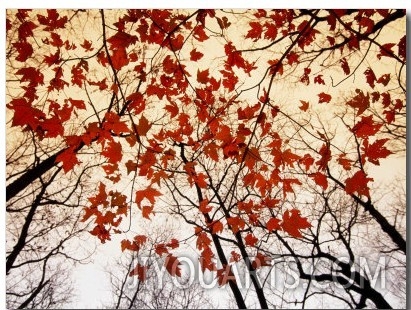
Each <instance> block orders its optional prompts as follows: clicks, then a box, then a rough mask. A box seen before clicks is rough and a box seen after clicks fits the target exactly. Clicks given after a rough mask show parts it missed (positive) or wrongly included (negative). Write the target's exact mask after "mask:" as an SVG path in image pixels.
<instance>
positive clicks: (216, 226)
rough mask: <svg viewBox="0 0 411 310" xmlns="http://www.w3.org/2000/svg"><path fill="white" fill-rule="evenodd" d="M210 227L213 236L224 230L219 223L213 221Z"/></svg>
mask: <svg viewBox="0 0 411 310" xmlns="http://www.w3.org/2000/svg"><path fill="white" fill-rule="evenodd" d="M211 227H212V233H213V234H218V233H221V232H222V231H223V229H224V226H223V223H221V222H220V221H214V222H213V224H212V226H211Z"/></svg>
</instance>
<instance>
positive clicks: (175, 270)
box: [164, 254, 181, 277]
mask: <svg viewBox="0 0 411 310" xmlns="http://www.w3.org/2000/svg"><path fill="white" fill-rule="evenodd" d="M180 265H181V263H180V261H179V260H178V258H177V257H175V256H173V255H172V254H169V255H168V256H167V257H166V259H165V261H164V266H165V267H166V269H167V271H168V273H169V274H170V275H172V276H173V277H181V268H180Z"/></svg>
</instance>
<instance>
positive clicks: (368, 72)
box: [364, 68, 377, 88]
mask: <svg viewBox="0 0 411 310" xmlns="http://www.w3.org/2000/svg"><path fill="white" fill-rule="evenodd" d="M364 74H365V77H366V79H367V83H368V85H370V86H371V88H374V87H375V81H376V80H377V78H376V77H375V74H374V71H372V69H371V68H368V69H367V70H365V71H364Z"/></svg>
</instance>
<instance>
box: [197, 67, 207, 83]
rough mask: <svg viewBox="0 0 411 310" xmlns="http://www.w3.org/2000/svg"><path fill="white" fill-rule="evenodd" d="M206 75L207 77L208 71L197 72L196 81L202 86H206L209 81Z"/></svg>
mask: <svg viewBox="0 0 411 310" xmlns="http://www.w3.org/2000/svg"><path fill="white" fill-rule="evenodd" d="M208 75H209V71H208V69H206V70H204V71H200V70H197V81H198V82H199V83H202V84H207V82H208V80H209V77H208Z"/></svg>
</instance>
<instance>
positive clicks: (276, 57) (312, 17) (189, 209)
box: [6, 9, 406, 302]
mask: <svg viewBox="0 0 411 310" xmlns="http://www.w3.org/2000/svg"><path fill="white" fill-rule="evenodd" d="M242 13H243V14H244V15H246V16H248V18H245V19H241V20H239V19H237V18H235V17H234V15H233V12H231V11H228V10H157V9H155V10H124V11H123V10H121V11H104V10H100V11H97V10H95V11H93V10H91V11H82V10H77V11H75V10H73V11H72V10H53V9H49V10H44V11H30V10H11V11H8V14H7V42H8V43H7V63H8V66H7V78H8V79H9V80H10V82H9V83H10V85H13V87H12V89H10V90H8V91H7V104H6V106H7V120H8V130H12V131H13V132H15V131H20V132H22V133H30V134H31V135H32V137H33V139H36V140H37V141H39V144H40V145H44V146H46V145H47V146H48V147H50V149H49V151H47V152H45V153H44V154H43V155H42V156H41V158H40V161H44V160H46V159H47V158H48V157H51V156H55V157H54V160H53V162H52V163H51V164H50V169H51V167H56V166H57V167H62V170H63V172H62V173H64V174H65V175H70V174H76V173H77V172H76V171H77V170H78V169H79V168H80V167H82V165H89V164H90V163H98V165H97V166H94V167H93V168H92V175H93V178H94V179H95V193H94V195H92V196H90V197H86V198H87V205H86V207H85V208H84V211H83V212H84V214H83V217H82V220H83V221H84V222H90V221H91V222H92V223H93V227H92V230H91V231H90V233H91V234H93V235H95V236H96V237H97V238H99V239H100V240H101V242H103V243H105V242H107V241H108V240H111V237H112V236H113V234H121V235H124V240H123V241H122V242H121V245H119V246H121V250H122V251H132V252H137V253H138V252H139V249H140V248H141V247H142V246H143V245H144V244H148V243H151V242H152V240H151V239H150V236H149V235H147V236H146V235H141V234H139V233H137V234H136V235H135V236H132V235H130V233H126V232H127V231H128V229H127V225H128V223H129V219H130V218H132V223H134V224H133V225H136V223H137V222H138V221H156V220H157V218H159V216H161V214H168V215H169V216H173V217H175V218H176V219H179V220H181V221H184V222H185V223H186V224H187V225H189V226H190V227H191V231H187V232H186V238H185V239H184V240H178V239H176V238H175V237H174V236H170V240H169V243H161V244H155V243H153V244H151V246H152V247H153V249H154V252H155V253H156V255H158V256H159V257H160V258H162V259H164V266H165V268H166V269H167V271H168V272H169V273H170V274H171V275H172V276H176V277H180V276H181V274H182V272H181V266H180V262H179V260H178V255H177V254H176V253H177V252H176V251H177V250H178V249H179V247H180V246H181V244H182V242H183V243H184V244H191V243H192V244H193V245H194V246H195V247H196V251H197V254H198V257H199V262H200V264H201V267H202V270H203V271H204V272H205V271H206V270H209V271H216V272H217V273H216V274H217V278H218V283H219V285H221V286H223V285H225V284H230V285H231V288H232V289H234V288H233V287H234V286H235V277H234V276H233V274H232V272H231V269H230V266H231V265H232V264H235V263H236V262H238V261H239V260H244V261H246V262H247V263H248V268H249V270H250V271H253V270H256V269H259V268H265V267H266V266H269V265H270V257H269V255H268V254H266V252H264V246H265V245H264V244H265V242H266V240H267V238H277V236H281V238H304V236H305V234H306V233H307V232H308V231H309V230H310V229H313V228H315V227H314V225H315V224H314V223H313V222H312V221H314V222H315V218H312V217H311V218H310V207H309V206H308V204H309V201H313V200H314V199H313V198H310V197H314V196H315V195H321V194H322V193H325V192H327V191H331V190H333V191H334V190H337V191H341V192H343V193H344V195H347V196H350V197H352V199H354V200H355V201H358V202H360V203H363V204H364V206H365V205H366V206H367V207H372V202H373V201H372V193H373V189H372V184H373V181H374V179H373V176H371V175H370V174H369V171H370V169H371V167H373V166H375V165H380V164H382V162H383V160H384V159H386V158H388V157H390V156H391V155H393V154H395V152H396V149H398V143H401V139H404V140H403V143H404V142H405V138H402V137H405V135H404V132H405V131H401V130H405V129H402V128H403V127H402V126H403V125H404V124H405V109H406V102H405V82H404V81H405V64H406V52H405V41H406V40H405V35H404V34H403V33H402V34H400V35H397V36H390V35H388V34H387V33H386V31H388V30H386V29H385V28H387V29H389V28H388V26H389V25H390V23H395V22H399V21H403V20H404V16H405V11H403V10H388V9H379V10H272V11H270V10H248V11H244V12H242ZM85 14H88V15H90V16H93V19H94V20H95V21H97V22H96V24H93V25H90V29H89V31H84V33H82V32H81V30H79V27H78V26H76V25H77V24H76V23H78V22H79V21H81V20H82V19H81V18H82V16H83V15H85ZM85 27H88V26H85ZM377 34H380V36H379V37H378V39H377V38H376V36H377ZM364 54H365V55H364ZM363 58H366V59H367V61H363ZM393 66H395V70H394V69H392V68H393ZM354 77H355V83H353V82H352V79H353V78H354ZM403 90H404V91H403ZM36 169H37V168H36V166H32V167H27V172H25V174H27V175H28V174H31V176H32V177H33V178H34V179H36V178H38V177H40V174H41V173H40V172H38V171H37V170H36ZM23 175H24V174H23ZM15 180H18V177H17V178H16V179H15ZM15 180H13V181H12V182H14V181H15ZM12 182H11V183H12ZM11 183H10V184H11ZM11 188H12V187H10V188H8V192H9V193H10V196H11V197H12V192H11ZM16 191H17V190H16ZM15 194H17V192H16V193H15ZM160 218H161V217H160ZM133 231H138V227H134V228H133ZM388 235H389V236H390V238H391V239H392V241H393V242H394V243H395V242H397V244H398V246H399V247H401V244H399V243H401V240H399V239H398V238H397V239H396V237H395V236H393V235H391V234H390V233H389V232H388ZM227 240H231V241H230V242H227ZM398 240H399V241H398ZM398 242H399V243H398ZM248 257H255V259H254V260H251V261H249V258H248ZM146 271H147V267H146V266H144V265H140V264H138V265H137V266H136V267H135V269H134V270H132V271H131V272H130V275H131V276H137V277H138V279H139V280H140V281H145V280H146ZM257 287H258V286H256V289H257ZM257 291H258V289H257ZM260 297H261V296H259V300H260V302H262V298H260Z"/></svg>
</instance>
